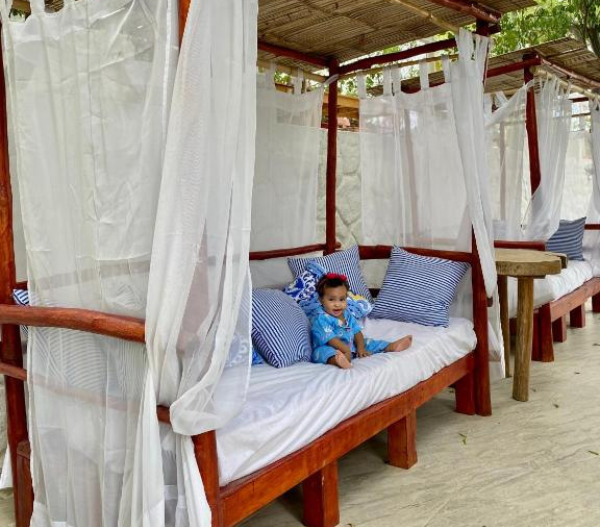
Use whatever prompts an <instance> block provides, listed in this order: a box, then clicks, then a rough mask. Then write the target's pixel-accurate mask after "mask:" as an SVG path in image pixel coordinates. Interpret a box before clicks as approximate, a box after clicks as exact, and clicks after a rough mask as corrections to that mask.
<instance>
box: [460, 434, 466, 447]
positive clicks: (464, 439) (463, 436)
mask: <svg viewBox="0 0 600 527" xmlns="http://www.w3.org/2000/svg"><path fill="white" fill-rule="evenodd" d="M458 435H459V436H460V437H461V438H462V443H463V445H466V444H467V436H466V435H465V434H461V433H460V432H459V433H458Z"/></svg>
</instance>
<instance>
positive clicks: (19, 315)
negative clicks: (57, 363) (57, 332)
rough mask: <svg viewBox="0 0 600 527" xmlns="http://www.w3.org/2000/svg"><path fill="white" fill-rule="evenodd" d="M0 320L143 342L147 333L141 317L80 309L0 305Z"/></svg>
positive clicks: (4, 322) (8, 322) (7, 322)
mask: <svg viewBox="0 0 600 527" xmlns="http://www.w3.org/2000/svg"><path fill="white" fill-rule="evenodd" d="M0 323H1V324H22V325H24V326H38V327H52V328H64V329H74V330H78V331H88V332H90V333H97V334H99V335H105V336H107V337H117V338H122V339H124V340H131V341H134V342H140V343H143V342H145V334H146V328H145V321H144V320H142V319H139V318H134V317H126V316H121V315H110V314H108V313H101V312H99V311H92V310H89V309H77V308H63V307H34V306H11V305H0ZM17 330H18V328H17Z"/></svg>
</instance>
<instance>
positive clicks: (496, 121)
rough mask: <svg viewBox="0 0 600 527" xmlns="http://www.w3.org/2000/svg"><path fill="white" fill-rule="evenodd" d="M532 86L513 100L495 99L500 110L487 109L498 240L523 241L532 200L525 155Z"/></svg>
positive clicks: (520, 91)
mask: <svg viewBox="0 0 600 527" xmlns="http://www.w3.org/2000/svg"><path fill="white" fill-rule="evenodd" d="M529 86H530V85H529V84H528V85H525V86H523V87H522V88H520V89H519V90H518V91H517V92H516V93H514V94H513V96H512V97H511V98H510V99H507V98H506V97H505V96H504V95H503V94H501V93H500V94H495V95H494V104H495V106H496V109H495V110H494V111H493V112H492V108H491V106H492V104H491V101H490V104H488V105H487V110H488V111H487V112H486V139H487V143H486V152H487V158H488V165H489V168H490V171H489V173H490V203H491V210H492V217H493V220H494V236H495V238H496V239H498V240H520V239H522V237H523V233H522V227H521V226H522V223H523V216H524V213H525V206H526V204H527V203H528V202H529V199H530V197H529V196H527V197H526V199H525V197H524V192H525V191H526V190H527V191H528V188H529V186H528V184H527V181H526V180H525V178H529V170H524V153H525V149H526V140H527V134H526V130H525V124H526V121H525V110H526V102H527V90H528V88H529Z"/></svg>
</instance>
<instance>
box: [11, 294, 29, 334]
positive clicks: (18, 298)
mask: <svg viewBox="0 0 600 527" xmlns="http://www.w3.org/2000/svg"><path fill="white" fill-rule="evenodd" d="M13 299H14V301H15V302H16V304H17V305H19V306H29V291H27V289H13ZM28 335H29V328H28V327H27V326H21V337H22V338H27V336H28Z"/></svg>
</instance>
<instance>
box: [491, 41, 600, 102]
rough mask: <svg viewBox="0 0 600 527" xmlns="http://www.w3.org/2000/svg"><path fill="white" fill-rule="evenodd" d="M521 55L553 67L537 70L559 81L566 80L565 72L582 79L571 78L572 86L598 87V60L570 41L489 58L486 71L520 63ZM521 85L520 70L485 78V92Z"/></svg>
mask: <svg viewBox="0 0 600 527" xmlns="http://www.w3.org/2000/svg"><path fill="white" fill-rule="evenodd" d="M524 55H531V56H538V57H540V58H542V59H545V60H546V61H548V62H549V63H550V64H552V65H555V66H556V68H552V66H551V65H550V64H541V65H540V66H539V67H540V68H543V69H546V70H548V71H551V72H552V73H554V74H556V75H557V76H558V77H560V78H562V79H565V80H568V79H569V76H568V75H567V72H566V71H565V70H569V71H571V72H573V73H574V74H575V75H577V76H581V77H582V79H578V78H573V77H571V82H572V83H573V85H574V86H576V87H580V88H594V87H595V86H594V85H593V84H594V83H598V84H599V85H600V58H598V57H597V56H596V55H595V54H594V53H592V52H591V51H590V50H589V49H587V47H586V46H585V44H584V43H583V42H580V41H578V40H575V39H573V38H563V39H560V40H555V41H553V42H547V43H546V44H540V45H539V46H533V47H531V48H527V49H522V50H519V51H513V52H512V53H507V54H505V55H499V56H497V57H493V58H491V59H490V62H489V68H488V69H489V70H492V69H495V68H499V67H503V66H507V65H509V64H515V63H518V62H521V61H522V60H523V56H524ZM585 79H589V81H591V82H590V83H586V82H585ZM522 85H523V71H516V72H512V73H507V74H505V75H501V76H498V77H492V78H489V79H488V80H487V82H486V91H488V92H495V91H512V90H515V89H518V88H520V87H521V86H522Z"/></svg>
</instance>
